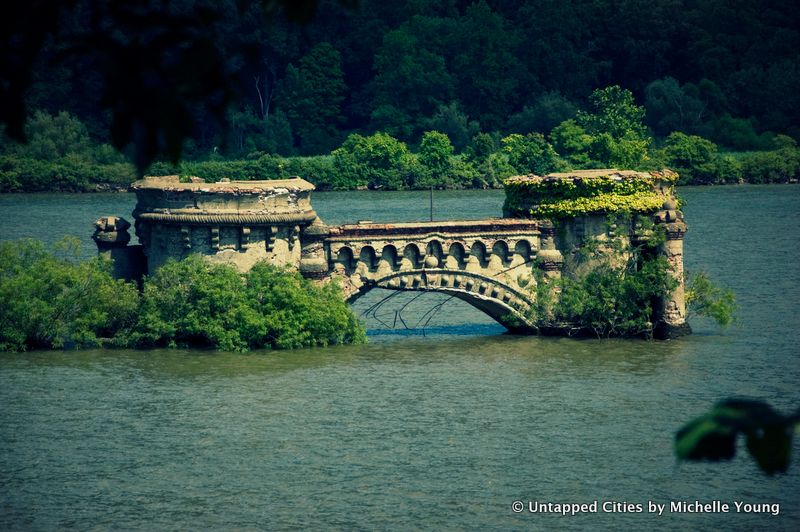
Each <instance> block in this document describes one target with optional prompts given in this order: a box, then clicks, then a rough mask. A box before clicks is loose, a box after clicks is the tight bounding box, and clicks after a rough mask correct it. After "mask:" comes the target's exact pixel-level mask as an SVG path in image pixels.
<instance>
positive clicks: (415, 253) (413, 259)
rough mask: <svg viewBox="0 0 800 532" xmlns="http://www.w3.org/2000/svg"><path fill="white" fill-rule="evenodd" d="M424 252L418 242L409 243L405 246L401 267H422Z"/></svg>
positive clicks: (406, 268)
mask: <svg viewBox="0 0 800 532" xmlns="http://www.w3.org/2000/svg"><path fill="white" fill-rule="evenodd" d="M421 256H422V254H421V253H420V251H419V247H417V245H416V244H408V245H406V247H405V248H403V258H402V259H401V260H400V268H401V269H405V270H416V269H417V268H419V267H420V260H421Z"/></svg>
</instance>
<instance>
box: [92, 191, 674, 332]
mask: <svg viewBox="0 0 800 532" xmlns="http://www.w3.org/2000/svg"><path fill="white" fill-rule="evenodd" d="M133 190H134V191H135V192H136V195H137V206H136V209H135V210H134V212H133V218H134V220H135V222H134V223H135V230H136V234H137V236H138V237H139V242H140V244H139V245H136V246H132V245H129V240H130V236H129V235H128V234H127V228H128V226H129V224H128V223H127V222H126V221H125V220H123V219H121V218H116V217H106V218H101V219H100V220H98V222H97V229H96V231H95V237H94V238H95V241H96V242H97V244H98V248H99V250H100V252H101V253H108V254H110V255H111V257H112V259H113V260H114V264H115V272H116V273H117V275H118V276H120V277H125V278H128V279H136V278H140V277H141V275H143V274H147V273H148V272H153V271H154V270H155V269H156V268H158V267H159V266H160V265H162V264H164V263H165V262H166V261H167V260H168V259H170V258H175V259H180V258H182V257H186V256H188V255H190V254H195V253H197V254H200V255H202V256H204V257H206V258H207V259H208V260H209V261H213V262H217V263H226V264H230V265H233V266H235V267H236V268H238V269H239V270H241V271H246V270H248V269H249V268H251V267H252V266H253V265H254V264H255V263H256V262H258V261H261V260H266V261H268V262H270V263H273V264H279V265H287V266H289V267H291V268H296V269H297V270H299V271H300V273H301V274H302V275H303V276H305V277H307V278H311V279H316V280H319V281H320V282H325V281H329V280H336V281H337V282H338V283H339V284H340V285H341V287H342V289H343V293H344V297H345V298H347V300H348V301H353V300H355V299H357V298H358V297H360V296H361V295H363V294H365V293H366V292H368V291H369V290H371V289H372V288H376V287H379V288H385V289H389V290H416V291H426V290H427V291H437V292H443V293H446V294H449V295H452V296H455V297H458V298H460V299H462V300H464V301H466V302H468V303H470V304H471V305H473V306H475V307H476V308H478V309H480V310H482V311H483V312H485V313H486V314H488V315H489V316H491V317H492V318H494V319H495V320H497V321H498V322H500V323H502V324H503V325H505V326H506V327H507V328H509V329H510V330H514V331H518V332H551V333H552V332H555V333H558V332H559V331H541V330H540V329H539V328H538V327H537V325H536V324H535V323H533V322H532V321H531V320H530V318H529V317H528V316H529V315H530V313H529V312H528V310H529V309H530V308H531V306H532V305H533V303H534V298H535V293H536V290H535V288H536V286H537V283H547V282H548V280H550V279H554V278H558V277H560V276H561V273H562V268H563V267H564V263H565V257H566V258H567V259H568V258H569V256H570V254H572V253H574V252H575V250H576V249H577V248H579V247H580V245H581V243H582V242H584V241H586V240H587V239H589V238H600V239H602V238H608V234H609V228H608V223H607V221H606V217H605V216H604V215H602V214H592V215H587V216H583V217H578V218H574V219H571V220H569V221H568V222H555V223H554V222H552V221H550V220H548V219H537V218H533V217H530V216H519V215H514V214H513V213H512V214H510V215H508V216H505V217H503V218H492V219H486V220H472V221H441V222H406V223H372V222H359V223H356V224H346V225H341V226H336V227H329V226H327V225H326V224H325V223H324V222H323V221H322V220H321V219H320V218H319V217H318V216H317V214H316V212H314V209H313V207H312V205H311V192H312V190H314V186H313V185H312V184H310V183H308V182H307V181H305V180H303V179H300V178H294V179H285V180H272V181H233V182H230V181H228V182H218V183H204V182H200V180H198V179H193V180H192V181H191V182H181V180H179V178H178V177H177V176H167V177H149V178H145V179H143V180H141V181H138V182H136V183H135V184H134V185H133ZM653 218H654V220H655V221H656V223H660V224H664V226H665V227H666V230H667V235H668V239H667V241H666V243H665V244H664V245H663V246H662V247H663V250H662V252H663V253H664V255H665V256H666V257H667V258H668V260H669V261H670V263H671V264H672V266H673V270H672V273H673V275H675V277H676V278H677V279H678V280H679V281H680V283H679V287H678V289H677V290H675V292H674V293H673V294H672V295H671V296H670V297H668V298H666V300H665V301H663V302H662V303H661V304H660V305H659V309H658V314H657V320H658V324H657V327H656V335H657V336H660V337H670V336H676V335H679V334H682V333H685V332H687V331H688V326H687V325H686V320H685V318H686V308H685V301H684V297H683V244H682V238H683V234H684V233H685V231H686V225H685V224H684V223H683V219H682V215H681V214H680V212H679V211H678V210H677V208H676V205H675V203H674V201H673V200H672V199H671V198H670V197H666V196H665V199H664V203H663V209H662V210H661V211H659V212H658V213H657V214H656V215H655V216H654V217H653ZM630 232H631V234H632V235H633V234H634V233H635V229H634V228H633V227H631V229H630Z"/></svg>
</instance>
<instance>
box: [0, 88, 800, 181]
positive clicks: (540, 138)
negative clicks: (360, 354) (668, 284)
mask: <svg viewBox="0 0 800 532" xmlns="http://www.w3.org/2000/svg"><path fill="white" fill-rule="evenodd" d="M589 102H590V103H589V105H588V108H589V110H588V111H578V112H577V113H576V115H575V118H574V119H573V118H570V119H567V120H564V121H563V122H561V123H560V124H558V125H557V126H555V127H554V128H553V129H552V131H551V132H550V134H549V135H548V136H545V135H543V134H541V133H538V132H533V133H527V134H525V135H523V134H521V133H511V134H509V135H506V136H504V137H503V136H501V135H500V133H499V132H493V133H491V134H490V133H481V132H479V133H476V134H475V135H474V136H473V137H472V138H471V139H470V140H469V141H468V142H467V143H466V146H465V147H464V148H463V149H462V150H461V152H460V153H459V152H458V150H457V148H456V146H455V143H453V142H452V140H451V138H450V137H449V136H448V135H447V134H445V133H443V132H441V131H435V130H430V131H426V132H424V133H423V135H422V138H421V140H420V142H419V145H418V147H417V150H416V152H415V151H412V150H411V148H409V146H408V145H407V144H406V143H405V142H403V141H402V140H399V139H397V138H395V137H393V136H391V135H389V134H388V133H385V132H378V133H374V134H372V135H368V136H365V135H361V134H359V133H351V134H350V135H349V136H348V137H347V138H346V139H345V140H344V142H343V143H342V145H341V146H339V147H338V148H336V149H334V150H333V151H332V152H331V153H330V154H329V155H314V156H291V157H283V156H280V155H275V154H267V153H264V152H261V151H254V152H251V153H249V154H248V155H246V156H244V157H242V158H238V159H227V158H225V157H223V156H222V155H220V154H219V153H212V154H211V155H210V156H209V157H207V158H206V160H198V161H184V162H182V163H179V164H177V165H176V164H173V163H168V162H155V163H153V164H151V165H150V166H149V167H148V169H147V172H148V173H149V174H151V175H173V174H179V175H181V176H184V177H186V178H188V177H190V176H192V177H195V176H196V177H200V178H203V179H205V180H207V181H219V180H221V179H223V178H227V179H232V180H251V179H276V178H286V177H291V176H298V175H299V176H303V177H304V178H306V179H307V180H309V181H311V182H312V183H313V184H315V185H316V186H317V188H318V189H322V190H329V189H334V190H352V189H361V188H369V189H378V190H380V189H383V190H400V189H427V188H489V187H499V186H502V184H503V182H504V180H505V179H506V178H508V177H511V176H513V175H520V174H531V173H532V174H538V175H544V174H547V173H550V172H554V171H566V170H574V169H586V168H612V167H616V168H631V169H642V170H660V169H662V168H664V167H669V168H673V169H675V170H677V171H678V172H679V175H680V179H679V181H678V183H679V184H717V183H739V182H744V181H746V182H751V183H786V182H796V181H798V180H800V149H798V147H797V143H796V141H795V140H794V139H793V138H792V137H789V136H787V135H774V136H772V137H771V139H770V143H771V147H772V149H770V150H762V151H754V152H734V153H730V152H722V151H720V150H719V148H718V146H717V145H716V144H715V143H713V142H711V141H710V140H707V139H705V138H703V137H700V136H697V135H687V134H686V133H682V132H680V131H674V132H672V133H670V134H669V136H667V138H666V139H659V140H657V141H656V140H654V139H653V137H651V136H650V135H649V133H648V130H647V128H646V127H645V126H644V124H643V123H642V119H643V116H644V114H645V110H644V108H643V107H641V106H639V105H636V102H635V101H634V98H633V95H632V94H631V92H630V91H628V90H626V89H622V88H620V87H619V86H611V87H606V88H605V89H597V90H595V91H593V92H592V95H591V96H590V98H589ZM27 129H28V136H29V141H28V143H27V144H13V145H11V146H9V147H8V148H7V150H6V153H4V154H2V155H0V192H13V191H27V192H35V191H52V190H62V191H90V190H108V189H109V187H117V188H120V189H126V188H127V186H128V185H129V184H130V183H131V182H132V181H133V180H135V178H136V175H137V173H136V169H135V167H134V166H133V165H132V164H130V163H128V162H126V161H125V158H124V156H122V155H121V154H119V153H118V152H116V151H115V150H114V149H113V148H112V147H111V146H110V145H108V144H101V145H96V144H93V143H92V142H91V140H90V138H89V133H88V130H87V128H86V126H85V125H84V124H83V123H82V122H80V120H78V119H76V118H74V117H73V116H71V115H70V114H69V113H66V112H63V111H62V112H61V113H59V114H58V115H57V116H51V115H48V114H47V113H43V112H41V111H38V112H37V113H36V114H35V115H34V117H33V118H32V119H31V120H30V121H29V123H28V127H27Z"/></svg>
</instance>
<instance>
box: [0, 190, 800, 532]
mask: <svg viewBox="0 0 800 532" xmlns="http://www.w3.org/2000/svg"><path fill="white" fill-rule="evenodd" d="M681 195H682V196H683V197H684V198H685V199H686V206H685V208H684V211H685V213H686V217H687V221H688V223H689V226H690V230H689V233H688V234H687V236H686V264H687V267H688V269H689V270H706V271H707V272H708V273H709V274H710V275H711V277H712V278H713V279H714V280H716V281H718V282H719V283H721V284H725V285H727V286H729V287H730V288H732V289H733V290H734V291H735V292H736V294H737V298H738V301H739V303H740V304H741V310H740V313H739V323H738V324H737V325H735V326H733V327H732V328H730V329H727V330H720V329H718V328H717V327H716V326H715V325H713V324H712V323H710V322H708V321H706V320H702V319H694V320H692V325H693V327H694V330H695V334H694V335H692V336H690V337H687V338H682V339H679V340H674V341H669V342H645V341H620V340H573V339H559V338H536V337H520V336H512V335H508V334H504V333H503V329H502V327H500V326H499V325H497V324H495V323H494V322H492V321H491V320H489V319H488V318H486V317H485V316H483V315H482V314H480V313H479V312H477V311H475V310H474V309H472V308H471V307H469V306H468V305H466V304H465V303H463V302H461V301H459V300H452V301H447V302H444V303H443V304H442V305H441V308H439V309H438V312H435V313H434V312H428V311H431V310H433V309H434V308H435V307H437V305H439V304H440V303H442V299H441V298H437V297H436V296H435V295H434V294H429V295H428V296H425V297H420V298H418V299H416V300H413V301H412V299H413V295H409V294H403V296H404V297H405V299H402V298H399V297H398V298H392V299H391V300H389V301H387V302H386V303H385V304H384V305H381V306H379V307H378V309H377V310H375V309H372V310H370V307H371V306H373V305H374V304H375V303H376V302H378V301H380V300H381V299H382V298H383V297H385V295H386V293H383V294H381V293H379V292H378V291H373V292H372V293H370V294H368V295H367V296H365V297H364V298H362V299H361V300H359V302H358V305H357V306H356V310H357V311H358V312H359V313H364V312H365V311H370V312H369V313H368V316H366V318H365V319H366V320H367V325H368V328H369V332H370V342H369V344H367V345H363V346H341V347H334V348H327V349H305V350H298V351H292V352H269V351H263V352H254V353H250V354H247V355H240V354H229V353H215V352H207V351H190V350H178V349H176V350H155V351H126V350H118V351H105V350H93V351H81V352H34V353H24V354H0V529H54V528H76V529H89V528H99V529H106V528H121V529H175V530H183V529H198V528H203V529H230V528H237V529H319V530H328V529H413V528H424V529H434V530H437V529H503V530H505V529H532V530H553V529H587V528H591V529H596V530H612V529H619V528H625V529H631V528H633V529H644V528H648V529H649V528H658V529H666V530H683V529H687V528H688V529H709V528H710V529H732V530H749V529H754V528H761V527H770V528H771V529H775V530H798V529H800V460H798V458H797V455H798V454H800V444H798V443H797V441H795V444H794V455H795V460H794V463H793V467H792V468H791V469H790V472H789V473H788V474H786V475H782V476H776V477H768V476H766V475H764V474H762V473H761V472H760V471H759V470H758V469H757V467H756V466H755V465H754V463H753V462H752V460H751V459H750V458H749V456H747V454H746V453H740V454H739V456H737V458H736V459H735V460H733V461H732V462H730V463H727V462H726V463H721V464H707V463H699V464H695V463H691V464H686V463H683V464H678V463H676V460H675V458H674V455H673V451H672V443H673V437H674V433H675V431H676V430H677V429H678V428H679V427H680V426H681V425H682V424H683V423H685V422H686V421H688V420H690V419H691V418H692V417H693V416H696V415H699V414H701V413H703V412H705V411H706V410H707V409H709V408H710V407H711V405H712V404H713V403H714V402H715V401H717V400H719V399H722V398H726V397H729V396H746V397H754V398H761V399H764V400H767V401H769V402H771V403H772V404H773V405H775V406H776V407H777V408H778V409H780V410H782V411H784V412H789V411H793V410H794V409H796V408H797V407H798V405H800V386H798V384H799V383H800V364H798V355H800V349H798V347H797V341H796V339H795V337H794V334H795V331H796V329H797V325H798V315H799V314H800V268H798V264H800V251H799V250H800V230H798V228H797V225H796V224H797V222H796V220H797V215H798V213H800V187H798V186H780V185H774V186H741V187H721V188H685V189H682V190H681ZM502 200H503V195H502V192H500V191H459V192H436V193H435V197H434V217H435V218H436V219H451V218H453V219H455V218H461V219H468V218H480V217H484V216H499V215H500V209H501V205H502ZM134 202H135V200H134V198H133V196H132V195H129V194H112V195H103V194H92V195H89V194H87V195H65V194H57V195H5V196H0V239H11V238H19V237H33V238H39V239H42V240H45V241H46V242H54V241H56V240H57V239H58V238H60V237H61V236H63V235H65V234H73V235H78V236H80V237H82V238H83V240H84V241H85V242H86V246H85V249H86V251H85V253H87V254H90V253H92V244H91V241H90V240H89V239H88V236H89V234H90V233H91V231H92V222H93V221H94V219H95V218H97V217H98V216H100V215H104V214H118V215H123V216H126V217H128V218H130V212H131V210H132V208H133V205H134ZM314 205H315V207H316V210H317V211H318V212H319V214H320V215H321V216H322V218H323V219H324V220H325V221H326V222H328V223H329V224H335V223H341V222H345V221H355V220H358V219H371V220H375V221H389V220H398V221H399V220H425V219H427V218H428V216H429V210H428V209H429V199H428V194H427V193H426V192H422V193H418V192H398V193H375V192H356V193H353V192H348V193H317V194H315V196H314ZM426 313H427V314H426ZM431 314H433V317H432V318H431V319H430V321H428V322H427V323H425V322H426V321H427V319H428V317H429V316H430V315H431ZM398 316H400V318H401V319H399V320H398V319H397V317H398ZM403 323H405V324H406V325H408V326H409V327H410V328H411V327H413V326H414V325H419V326H422V325H425V327H424V330H421V329H420V327H417V328H416V329H411V330H406V329H405V328H404V327H403ZM391 326H395V328H392V327H391ZM397 327H399V329H398V328H397ZM740 449H743V442H740ZM514 501H523V502H524V503H525V504H526V505H527V502H528V501H539V502H553V503H592V502H593V501H599V506H598V512H597V513H586V514H582V515H577V516H560V515H552V514H542V513H530V512H528V511H527V510H526V511H525V512H522V513H519V514H517V513H514V512H513V511H512V507H511V506H512V502H514ZM650 501H652V502H653V503H658V504H666V509H665V511H664V513H663V514H662V515H660V516H659V515H658V513H657V512H655V513H650V512H648V509H649V506H648V503H649V502H650ZM673 501H674V502H681V501H684V502H695V501H700V502H703V503H711V502H712V501H721V502H722V503H726V504H728V505H729V510H730V511H729V512H727V513H686V512H677V511H671V509H670V502H673ZM604 502H606V503H623V502H624V503H632V504H633V505H634V507H633V509H634V510H635V509H636V506H635V505H641V508H642V510H643V511H642V512H636V511H627V512H623V511H620V510H624V509H630V508H629V507H627V506H624V505H616V504H607V505H606V509H607V510H617V511H608V512H606V511H603V503H604ZM734 502H744V503H747V504H760V503H770V504H772V505H779V511H778V515H772V513H774V512H766V513H765V512H760V513H741V512H737V511H736V510H737V509H736V506H735V505H734ZM774 509H775V507H774V506H773V510H774Z"/></svg>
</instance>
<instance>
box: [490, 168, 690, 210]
mask: <svg viewBox="0 0 800 532" xmlns="http://www.w3.org/2000/svg"><path fill="white" fill-rule="evenodd" d="M677 177H678V176H677V174H675V173H674V172H671V171H669V170H664V171H660V172H629V171H619V170H594V171H589V172H574V173H564V174H551V175H548V176H535V175H528V176H515V177H510V178H508V179H506V180H505V182H504V185H505V189H506V201H505V204H504V205H503V213H504V215H505V216H512V217H533V218H550V219H563V218H574V217H576V216H583V215H587V214H595V213H606V214H612V213H618V212H627V213H631V214H649V213H653V212H655V211H657V210H658V209H660V208H661V206H662V205H663V203H664V201H665V200H666V199H668V198H672V195H673V194H672V187H673V185H674V182H675V180H676V179H677Z"/></svg>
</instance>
